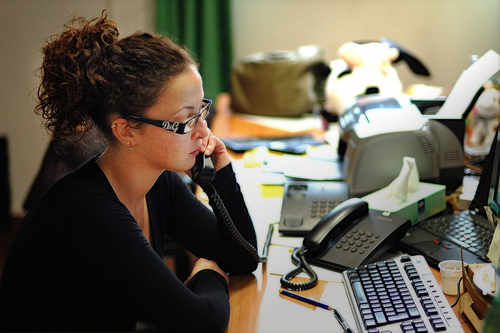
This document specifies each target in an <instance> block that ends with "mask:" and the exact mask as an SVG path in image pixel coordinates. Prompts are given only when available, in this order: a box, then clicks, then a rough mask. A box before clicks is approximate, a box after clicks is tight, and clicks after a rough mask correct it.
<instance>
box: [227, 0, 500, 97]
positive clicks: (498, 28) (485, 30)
mask: <svg viewBox="0 0 500 333" xmlns="http://www.w3.org/2000/svg"><path fill="white" fill-rule="evenodd" d="M233 4H234V5H233V14H234V15H233V17H234V19H233V29H234V31H233V38H234V47H235V57H236V59H241V57H243V56H245V55H248V54H251V53H254V52H259V51H273V50H293V49H295V48H296V47H298V46H300V45H306V44H316V45H319V46H321V47H322V48H323V49H324V51H325V54H326V58H327V60H332V59H334V58H336V52H337V49H338V47H339V46H340V45H341V44H342V43H344V42H347V41H351V40H361V39H375V40H378V39H380V38H381V37H383V36H385V37H387V38H389V39H391V40H393V41H395V42H398V43H399V44H400V45H402V46H404V47H405V48H406V49H408V50H410V51H412V52H413V53H414V54H415V55H417V56H418V57H419V58H420V59H421V60H422V61H423V62H424V63H425V64H426V66H427V67H428V68H429V69H430V71H431V73H433V74H434V75H433V77H432V78H431V79H430V80H425V79H421V78H419V77H416V76H415V75H414V74H412V73H411V72H410V71H409V70H408V69H407V67H406V65H402V64H398V65H397V67H396V68H397V69H398V72H399V74H400V78H401V80H402V81H403V83H404V86H405V87H406V86H407V85H408V84H411V83H417V82H421V83H427V84H435V85H439V86H443V87H445V88H446V87H449V88H451V86H452V84H453V83H454V81H455V80H456V79H457V78H458V76H459V74H460V73H461V71H462V69H463V68H464V67H465V66H468V62H469V57H470V55H471V54H473V53H477V54H483V53H484V52H486V51H487V50H489V49H494V50H496V51H497V52H500V1H498V0H477V1H470V0H419V1H410V0H307V1H306V0H251V1H244V0H234V1H233Z"/></svg>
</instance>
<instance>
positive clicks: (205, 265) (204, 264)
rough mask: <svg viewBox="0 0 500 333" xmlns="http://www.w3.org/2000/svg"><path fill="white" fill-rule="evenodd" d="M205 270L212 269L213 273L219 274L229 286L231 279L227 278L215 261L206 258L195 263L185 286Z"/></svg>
mask: <svg viewBox="0 0 500 333" xmlns="http://www.w3.org/2000/svg"><path fill="white" fill-rule="evenodd" d="M204 269H211V270H213V271H216V272H217V273H219V274H220V275H222V277H223V278H224V279H225V280H226V283H228V284H229V277H228V276H227V274H226V273H224V271H223V270H222V269H221V268H220V267H219V266H218V265H217V264H216V263H215V261H212V260H208V259H205V258H199V259H198V260H196V261H195V262H194V266H193V270H192V271H191V274H189V276H188V278H187V279H186V281H185V282H184V284H187V283H188V282H189V281H190V280H191V278H192V277H193V276H194V275H195V274H196V273H198V272H199V271H202V270H204Z"/></svg>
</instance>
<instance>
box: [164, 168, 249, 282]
mask: <svg viewBox="0 0 500 333" xmlns="http://www.w3.org/2000/svg"><path fill="white" fill-rule="evenodd" d="M172 182H173V183H174V184H173V185H174V186H172V188H173V189H174V190H173V191H174V192H173V193H171V197H172V198H174V199H173V200H174V202H175V203H174V205H173V207H172V209H173V213H174V217H173V221H175V230H176V238H177V239H179V240H180V241H181V243H182V244H183V246H185V247H186V248H187V249H189V250H190V251H192V252H193V253H194V254H195V255H197V256H198V257H204V258H207V259H211V260H215V261H216V262H217V263H218V264H219V266H220V267H221V268H222V269H223V270H224V271H226V272H228V273H231V274H246V273H250V272H252V271H254V270H255V269H256V267H257V265H258V262H257V261H256V260H255V257H254V256H252V255H250V254H249V252H248V251H247V249H245V248H244V247H243V246H241V244H239V243H238V241H236V240H235V239H234V237H233V236H232V235H231V233H230V232H229V231H228V230H227V228H226V227H225V226H224V225H223V223H222V222H221V221H218V220H217V218H216V217H215V215H214V213H213V211H211V210H210V209H208V208H207V207H206V206H205V205H204V204H203V203H201V202H200V201H199V200H198V198H196V197H195V196H194V195H193V194H192V193H191V191H189V190H188V189H187V188H186V186H185V185H184V184H181V182H182V181H181V180H180V179H178V177H176V178H175V179H173V180H172ZM213 185H214V187H215V189H216V191H217V193H218V194H219V196H220V197H221V199H222V201H223V202H224V205H225V207H226V208H227V211H228V213H229V215H230V216H231V219H232V221H233V222H234V224H235V226H236V228H237V229H238V231H239V232H240V234H241V235H242V236H243V238H244V239H245V240H246V241H247V242H248V243H249V244H250V245H251V246H252V247H254V248H255V249H257V238H256V235H255V230H254V227H253V223H252V220H251V218H250V215H249V213H248V210H247V207H246V204H245V201H244V198H243V195H242V193H241V190H240V187H239V185H238V183H237V181H236V177H235V175H234V172H233V169H232V166H231V164H229V165H227V166H226V167H224V168H222V169H221V170H219V171H218V172H217V174H216V176H215V179H214V182H213ZM210 204H211V206H212V207H214V205H213V202H212V200H210Z"/></svg>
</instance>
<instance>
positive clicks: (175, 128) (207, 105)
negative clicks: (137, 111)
mask: <svg viewBox="0 0 500 333" xmlns="http://www.w3.org/2000/svg"><path fill="white" fill-rule="evenodd" d="M201 102H202V104H201V108H200V112H199V113H198V114H197V115H194V116H192V117H191V118H189V119H188V120H186V121H185V122H182V123H178V122H176V121H167V120H154V119H149V118H143V117H137V116H126V117H124V118H125V119H128V120H132V121H138V122H141V123H145V124H149V125H153V126H158V127H161V128H163V129H166V130H167V131H170V132H174V133H177V134H187V133H189V132H191V131H192V130H194V128H195V127H196V124H197V123H198V119H200V118H201V119H202V120H204V119H206V118H207V116H208V114H209V113H210V110H211V109H212V100H211V99H209V98H203V99H202V100H201Z"/></svg>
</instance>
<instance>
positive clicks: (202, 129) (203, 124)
mask: <svg viewBox="0 0 500 333" xmlns="http://www.w3.org/2000/svg"><path fill="white" fill-rule="evenodd" d="M208 134H210V130H209V129H208V124H207V121H206V120H205V119H198V121H197V122H196V125H195V128H194V130H193V138H194V139H197V138H204V137H206V136H207V135H208Z"/></svg>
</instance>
